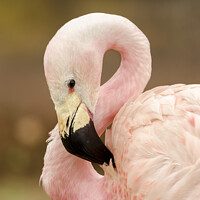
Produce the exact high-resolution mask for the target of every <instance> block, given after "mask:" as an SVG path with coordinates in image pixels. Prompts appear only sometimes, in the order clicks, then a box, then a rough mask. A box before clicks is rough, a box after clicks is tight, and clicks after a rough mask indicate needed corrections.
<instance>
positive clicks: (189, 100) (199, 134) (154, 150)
mask: <svg viewBox="0 0 200 200" xmlns="http://www.w3.org/2000/svg"><path fill="white" fill-rule="evenodd" d="M199 122H200V85H181V84H179V85H172V86H161V87H157V88H154V89H152V90H149V91H147V92H145V93H143V94H142V95H140V96H139V97H138V98H137V99H136V100H135V101H132V100H131V99H130V100H129V101H128V102H127V103H126V104H125V105H124V106H123V107H122V108H121V110H120V111H119V113H118V114H117V115H116V117H115V119H114V122H113V126H112V131H111V135H110V136H109V137H110V140H109V143H108V145H109V148H110V149H111V150H112V152H113V153H114V157H115V162H116V166H117V176H116V177H117V178H115V179H113V180H111V181H110V182H108V184H110V187H109V188H112V187H113V186H114V187H113V188H115V189H113V190H115V191H113V194H115V195H116V196H115V197H116V199H134V200H136V199H137V200H142V199H145V200H157V199H162V200H172V199H179V200H180V199H184V200H185V199H186V200H189V199H190V200H191V199H192V200H195V199H200V150H199V149H200V123H199ZM109 134H110V133H109ZM111 141H112V142H111ZM105 171H106V170H105ZM116 184H118V186H117V185H116ZM116 188H117V190H116ZM115 197H114V196H113V199H115Z"/></svg>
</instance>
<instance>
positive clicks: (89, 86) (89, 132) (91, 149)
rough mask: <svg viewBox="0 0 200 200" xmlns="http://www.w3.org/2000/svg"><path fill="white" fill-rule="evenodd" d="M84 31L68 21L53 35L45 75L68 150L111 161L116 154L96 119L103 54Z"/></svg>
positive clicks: (47, 55)
mask: <svg viewBox="0 0 200 200" xmlns="http://www.w3.org/2000/svg"><path fill="white" fill-rule="evenodd" d="M72 21H73V20H72ZM79 25H80V24H79ZM80 31H81V32H82V30H81V28H80V27H79V26H78V24H76V23H71V22H68V23H67V24H66V25H64V26H63V27H62V28H61V29H60V30H59V31H58V32H57V33H56V35H55V36H54V37H53V38H52V40H51V41H50V42H49V44H48V46H47V49H46V52H45V56H44V68H45V76H46V79H47V83H48V86H49V90H50V94H51V98H52V100H53V102H54V104H55V110H56V113H57V118H58V125H59V134H60V138H61V140H62V143H63V145H64V147H65V148H66V150H67V151H68V152H69V153H71V154H74V155H76V156H78V157H81V158H83V159H86V160H88V161H91V162H95V163H98V164H103V163H107V164H109V162H110V159H112V161H113V155H112V153H111V152H110V151H109V150H108V149H107V148H106V146H105V145H104V144H103V143H102V141H101V140H100V138H99V137H98V135H97V132H96V130H95V127H94V123H93V115H94V110H95V106H96V103H97V99H98V92H99V88H100V74H101V61H100V62H98V61H99V60H102V58H100V57H99V56H98V54H95V53H94V49H93V48H94V47H93V46H94V45H92V44H91V43H88V44H87V47H84V46H83V45H82V41H84V39H86V38H87V37H89V36H88V35H83V34H82V35H80V34H79V32H80ZM84 37H85V38H84ZM113 163H114V161H113Z"/></svg>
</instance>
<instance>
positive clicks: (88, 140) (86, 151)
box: [61, 119, 116, 168]
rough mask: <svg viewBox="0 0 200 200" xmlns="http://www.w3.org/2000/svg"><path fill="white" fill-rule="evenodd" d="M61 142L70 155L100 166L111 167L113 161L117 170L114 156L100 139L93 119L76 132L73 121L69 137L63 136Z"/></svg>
mask: <svg viewBox="0 0 200 200" xmlns="http://www.w3.org/2000/svg"><path fill="white" fill-rule="evenodd" d="M61 140H62V143H63V145H64V147H65V148H66V150H67V151H68V152H69V153H71V154H73V155H76V156H78V157H80V158H83V159H85V160H88V161H90V162H93V163H98V164H100V165H102V164H104V163H106V164H108V165H109V162H110V160H112V165H113V167H114V168H116V165H115V162H114V157H113V154H112V153H111V152H110V151H109V150H108V148H107V147H106V146H105V145H104V143H103V142H102V141H101V139H100V138H99V136H98V134H97V132H96V130H95V128H94V124H93V121H92V120H91V119H90V122H89V123H88V124H86V125H85V126H84V127H83V128H80V129H78V130H76V131H75V132H74V131H73V121H72V123H71V125H70V129H69V136H68V137H67V136H66V137H65V138H63V137H62V136H61Z"/></svg>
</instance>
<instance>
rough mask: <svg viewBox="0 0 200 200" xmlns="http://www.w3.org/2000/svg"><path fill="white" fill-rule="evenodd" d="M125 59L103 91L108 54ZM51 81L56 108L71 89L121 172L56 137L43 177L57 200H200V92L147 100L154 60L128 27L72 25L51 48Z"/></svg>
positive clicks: (163, 90) (107, 19) (96, 17)
mask: <svg viewBox="0 0 200 200" xmlns="http://www.w3.org/2000/svg"><path fill="white" fill-rule="evenodd" d="M110 48H113V49H115V50H117V51H119V52H120V53H121V56H122V62H121V65H120V67H119V69H118V71H117V72H116V74H114V76H113V77H112V78H111V79H110V80H109V81H108V82H107V83H106V84H104V85H103V86H101V87H100V75H101V68H102V59H103V55H104V53H105V51H106V50H108V49H110ZM44 65H45V75H46V78H47V82H48V85H49V89H50V93H51V97H52V100H53V102H54V103H55V105H60V104H62V103H63V102H64V101H65V98H66V97H67V96H68V93H69V91H68V90H67V86H66V81H67V80H69V79H71V78H74V79H76V83H77V85H75V88H74V90H75V92H76V93H77V94H78V95H79V96H80V97H81V99H82V101H83V102H84V103H85V104H86V105H87V107H88V110H89V112H90V115H91V116H92V117H93V120H94V125H95V128H96V130H97V133H98V134H99V135H100V134H102V132H103V131H104V130H105V129H106V127H107V126H108V125H109V124H110V123H111V122H112V120H113V119H114V120H113V124H112V128H111V130H107V131H106V140H105V143H106V146H107V147H108V148H109V150H110V151H111V152H112V154H113V155H114V159H115V164H116V168H114V167H113V165H112V163H111V162H110V164H109V165H105V164H104V165H103V166H102V168H103V170H104V172H105V174H104V176H101V175H99V174H98V173H97V172H96V171H95V170H94V169H93V167H92V165H91V163H90V162H88V161H85V160H83V159H81V158H78V157H76V156H74V155H71V154H70V153H68V152H67V151H66V150H65V148H64V147H63V145H62V142H61V139H60V136H59V127H58V125H56V127H55V128H54V129H53V130H52V131H51V133H50V138H49V139H48V146H47V150H46V154H45V157H44V167H43V172H42V175H41V179H42V183H43V186H44V189H45V191H46V192H47V194H48V195H49V196H50V198H51V199H52V200H69V199H70V200H82V199H87V200H92V199H97V200H110V199H112V200H172V199H177V200H199V199H200V151H199V147H200V123H199V121H200V85H183V84H177V85H172V86H161V87H156V88H154V89H152V90H149V91H146V92H144V93H143V94H140V93H141V92H142V91H143V89H144V87H145V86H146V83H147V82H148V80H149V78H150V73H151V56H150V48H149V42H148V40H147V38H146V37H145V35H144V34H143V33H142V32H141V31H140V30H139V29H138V28H137V27H136V26H135V25H134V24H133V23H131V22H130V21H129V20H127V19H125V18H123V17H120V16H116V15H109V14H102V13H94V14H89V15H85V16H82V17H79V18H77V19H74V20H71V21H70V22H68V23H67V24H65V25H64V26H63V27H62V28H61V29H60V30H59V31H58V32H57V34H56V35H55V36H54V38H53V39H52V40H51V41H50V43H49V45H48V47H47V50H46V52H45V60H44Z"/></svg>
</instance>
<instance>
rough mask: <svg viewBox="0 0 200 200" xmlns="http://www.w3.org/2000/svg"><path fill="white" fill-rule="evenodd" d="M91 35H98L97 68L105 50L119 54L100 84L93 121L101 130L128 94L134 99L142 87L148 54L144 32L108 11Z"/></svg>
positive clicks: (148, 66)
mask: <svg viewBox="0 0 200 200" xmlns="http://www.w3.org/2000/svg"><path fill="white" fill-rule="evenodd" d="M109 17H110V18H109ZM95 38H98V39H97V41H96V43H95V44H94V47H95V49H98V51H97V53H99V54H100V57H99V63H100V64H101V68H102V60H103V56H104V54H105V52H106V51H107V50H109V49H114V50H116V51H119V52H120V54H121V65H120V67H119V69H118V70H117V72H116V73H115V74H114V75H113V77H112V78H111V79H110V80H109V81H108V82H106V83H105V84H104V85H102V86H101V87H100V91H99V98H98V101H97V104H96V108H95V116H94V124H95V128H96V130H97V132H98V134H101V133H103V131H104V130H105V129H106V128H107V126H109V124H110V123H111V122H112V120H113V118H114V116H115V115H116V113H117V112H118V111H119V109H120V108H121V107H122V105H123V104H124V103H125V102H126V101H127V100H128V99H129V97H132V98H133V99H135V98H136V97H137V96H138V95H139V94H140V93H141V92H142V91H143V90H144V88H145V86H146V84H147V82H148V81H149V78H150V75H151V54H150V47H149V41H148V39H147V38H146V36H145V35H144V34H143V33H142V32H141V31H140V30H139V29H138V28H137V27H136V26H135V25H134V24H133V23H132V22H130V21H129V20H127V19H125V18H123V17H120V16H114V17H112V15H109V16H108V18H106V21H104V23H103V26H102V27H101V31H100V33H99V34H98V36H95ZM100 73H101V72H100Z"/></svg>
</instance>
